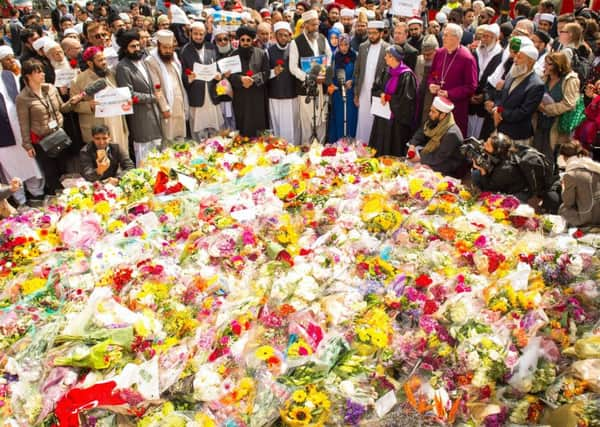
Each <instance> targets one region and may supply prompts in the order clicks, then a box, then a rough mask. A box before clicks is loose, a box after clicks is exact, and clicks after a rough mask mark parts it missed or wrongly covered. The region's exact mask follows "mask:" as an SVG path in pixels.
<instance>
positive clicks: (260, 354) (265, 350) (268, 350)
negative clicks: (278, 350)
mask: <svg viewBox="0 0 600 427" xmlns="http://www.w3.org/2000/svg"><path fill="white" fill-rule="evenodd" d="M255 354H256V357H257V358H258V359H260V360H268V359H270V358H271V357H273V356H275V350H273V347H271V346H270V345H263V346H261V347H258V349H257V350H256V353H255Z"/></svg>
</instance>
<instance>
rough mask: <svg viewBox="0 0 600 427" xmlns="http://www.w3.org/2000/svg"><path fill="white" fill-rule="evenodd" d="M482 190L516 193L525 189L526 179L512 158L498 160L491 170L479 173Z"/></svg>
mask: <svg viewBox="0 0 600 427" xmlns="http://www.w3.org/2000/svg"><path fill="white" fill-rule="evenodd" d="M480 187H481V189H482V190H483V191H492V192H497V193H506V194H517V193H521V192H524V191H527V180H526V179H525V176H523V173H522V172H521V169H520V168H519V166H518V164H517V163H516V162H515V161H514V160H512V159H506V160H502V161H500V163H498V164H497V165H496V166H494V169H492V171H491V172H487V173H486V174H485V175H481V181H480Z"/></svg>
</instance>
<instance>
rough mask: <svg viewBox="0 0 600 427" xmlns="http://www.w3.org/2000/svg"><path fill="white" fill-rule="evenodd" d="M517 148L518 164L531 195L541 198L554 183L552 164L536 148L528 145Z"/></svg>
mask: <svg viewBox="0 0 600 427" xmlns="http://www.w3.org/2000/svg"><path fill="white" fill-rule="evenodd" d="M516 148H517V152H516V153H515V157H516V163H517V166H518V167H519V169H520V170H521V172H522V173H523V175H524V176H525V179H526V180H527V188H528V189H529V193H530V194H531V195H532V196H541V195H542V194H544V193H545V191H546V190H547V189H548V188H550V186H551V185H552V183H553V182H554V179H553V170H554V167H553V165H552V163H551V162H550V160H548V159H547V158H546V156H544V155H543V154H542V153H540V152H539V151H537V150H536V149H535V148H531V147H528V146H526V145H517V146H516Z"/></svg>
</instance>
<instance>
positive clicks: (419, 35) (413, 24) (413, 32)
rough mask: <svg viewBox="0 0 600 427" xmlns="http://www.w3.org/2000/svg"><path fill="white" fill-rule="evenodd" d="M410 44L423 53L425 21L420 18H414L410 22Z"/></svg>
mask: <svg viewBox="0 0 600 427" xmlns="http://www.w3.org/2000/svg"><path fill="white" fill-rule="evenodd" d="M408 35H409V38H408V43H409V44H410V45H411V46H412V47H414V48H415V49H417V50H418V51H419V52H421V46H422V45H423V21H422V20H420V19H419V18H413V19H411V20H410V21H408Z"/></svg>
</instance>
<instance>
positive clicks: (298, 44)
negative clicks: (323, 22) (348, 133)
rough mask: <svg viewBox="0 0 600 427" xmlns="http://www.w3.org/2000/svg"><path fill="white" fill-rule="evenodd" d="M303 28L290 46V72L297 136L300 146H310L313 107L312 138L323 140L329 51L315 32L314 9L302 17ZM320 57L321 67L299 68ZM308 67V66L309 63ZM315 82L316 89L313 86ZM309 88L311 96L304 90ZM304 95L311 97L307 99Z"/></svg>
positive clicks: (316, 22) (324, 39)
mask: <svg viewBox="0 0 600 427" xmlns="http://www.w3.org/2000/svg"><path fill="white" fill-rule="evenodd" d="M302 20H303V21H304V29H303V31H302V33H301V34H300V35H299V36H298V37H296V38H295V39H294V40H293V41H292V42H291V43H290V72H291V73H292V75H294V76H295V77H296V78H297V79H298V82H297V85H296V93H297V94H298V95H299V96H298V99H299V104H300V107H299V108H300V124H301V129H300V131H301V133H300V137H299V139H298V140H299V141H300V144H310V143H311V142H312V141H311V138H312V136H313V106H314V108H315V111H316V119H315V123H314V125H315V126H316V128H315V132H316V137H317V139H318V140H319V141H323V140H324V139H325V132H326V130H327V129H326V125H327V94H326V93H325V90H324V84H325V77H326V75H328V70H330V69H331V65H330V64H331V60H332V54H331V48H330V46H329V43H328V42H327V39H326V38H325V36H323V34H320V33H319V17H318V14H317V11H316V10H314V9H313V10H309V11H307V12H304V13H303V14H302ZM313 56H320V57H321V58H323V59H324V60H323V61H321V62H322V65H321V66H320V67H319V66H316V65H313V66H312V67H310V65H309V67H308V68H305V67H302V64H301V60H302V58H306V59H307V60H308V58H310V57H313ZM305 62H306V61H305ZM309 64H310V63H309ZM315 82H316V87H315V85H314V83H315ZM308 88H310V89H311V93H308V92H307V89H308ZM307 95H311V96H310V97H309V98H308V99H307Z"/></svg>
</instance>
